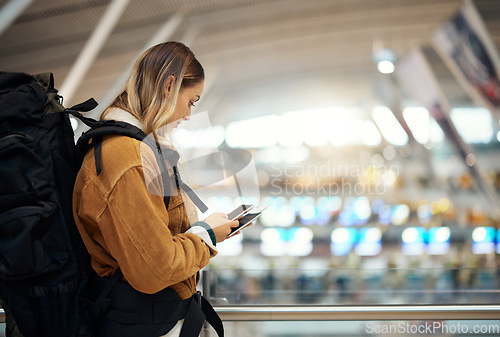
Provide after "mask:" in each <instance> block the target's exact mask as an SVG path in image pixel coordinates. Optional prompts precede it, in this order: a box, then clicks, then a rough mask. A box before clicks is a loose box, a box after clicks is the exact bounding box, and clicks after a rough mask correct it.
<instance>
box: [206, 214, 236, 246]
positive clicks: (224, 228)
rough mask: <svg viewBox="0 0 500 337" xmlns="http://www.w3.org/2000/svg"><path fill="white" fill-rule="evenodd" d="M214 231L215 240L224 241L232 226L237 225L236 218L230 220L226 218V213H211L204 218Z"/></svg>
mask: <svg viewBox="0 0 500 337" xmlns="http://www.w3.org/2000/svg"><path fill="white" fill-rule="evenodd" d="M204 221H205V222H206V223H207V224H208V225H209V226H210V228H212V230H213V231H214V234H215V239H216V241H217V242H222V241H224V240H225V239H226V238H227V236H228V235H229V233H231V230H232V229H233V228H234V227H238V226H239V223H238V221H237V220H234V221H231V220H229V219H228V218H227V214H224V213H213V214H211V215H209V216H208V218H206V219H205V220H204Z"/></svg>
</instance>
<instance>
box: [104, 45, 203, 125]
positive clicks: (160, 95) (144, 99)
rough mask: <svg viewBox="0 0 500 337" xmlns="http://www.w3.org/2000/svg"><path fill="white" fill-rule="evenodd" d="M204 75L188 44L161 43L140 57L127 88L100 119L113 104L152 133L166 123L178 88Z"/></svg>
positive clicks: (173, 106)
mask: <svg viewBox="0 0 500 337" xmlns="http://www.w3.org/2000/svg"><path fill="white" fill-rule="evenodd" d="M204 78H205V74H204V70H203V67H202V66H201V64H200V63H199V62H198V60H197V59H196V58H195V56H194V54H193V52H192V51H191V50H190V49H189V48H188V47H187V46H185V45H184V44H182V43H179V42H173V41H170V42H165V43H160V44H158V45H156V46H153V47H151V48H149V49H148V50H146V51H145V52H144V53H143V54H142V55H141V56H140V57H139V58H138V59H137V61H136V62H135V65H134V68H133V69H132V73H131V75H130V77H129V79H128V81H127V83H126V85H125V89H124V91H123V92H122V93H121V94H119V95H118V96H117V97H116V98H115V100H114V101H113V103H111V105H110V106H109V107H108V108H107V109H106V110H105V111H104V112H103V113H102V115H101V120H102V119H104V118H105V116H106V114H107V113H108V112H109V109H110V108H120V109H123V110H125V111H127V112H129V113H130V114H131V115H132V116H134V117H135V118H137V119H138V120H139V121H141V123H142V124H143V128H144V130H143V131H144V132H145V133H146V134H149V133H152V132H154V131H156V130H158V129H159V128H161V127H162V126H165V125H166V124H167V121H168V120H169V118H170V117H171V116H172V114H173V113H174V109H175V104H176V102H177V96H178V94H179V91H180V90H182V89H183V88H185V87H192V86H194V85H196V84H198V83H199V82H200V81H202V80H204ZM168 89H170V90H168Z"/></svg>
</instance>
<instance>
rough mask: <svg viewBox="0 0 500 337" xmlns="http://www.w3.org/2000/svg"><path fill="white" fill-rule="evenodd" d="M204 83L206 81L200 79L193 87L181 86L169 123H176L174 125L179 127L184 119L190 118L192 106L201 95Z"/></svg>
mask: <svg viewBox="0 0 500 337" xmlns="http://www.w3.org/2000/svg"><path fill="white" fill-rule="evenodd" d="M203 84H204V81H200V82H198V83H197V84H196V85H194V86H192V87H186V88H181V90H180V91H179V94H178V95H177V103H176V104H175V110H174V113H173V115H172V117H170V119H169V121H168V123H175V125H173V127H177V126H178V125H179V124H181V122H182V121H184V120H188V119H189V116H191V107H193V106H194V103H195V102H197V101H198V100H199V99H200V97H201V93H202V92H203Z"/></svg>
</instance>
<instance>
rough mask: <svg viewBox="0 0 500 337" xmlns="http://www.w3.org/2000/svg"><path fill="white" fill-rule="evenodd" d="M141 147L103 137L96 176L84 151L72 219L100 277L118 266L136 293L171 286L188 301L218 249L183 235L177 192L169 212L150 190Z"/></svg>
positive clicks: (185, 221) (184, 226)
mask: <svg viewBox="0 0 500 337" xmlns="http://www.w3.org/2000/svg"><path fill="white" fill-rule="evenodd" d="M140 147H141V142H140V141H138V140H135V139H132V138H128V137H124V136H106V137H104V140H103V143H102V161H101V167H102V170H101V172H100V174H99V175H97V174H96V169H95V160H94V151H93V150H90V151H88V153H87V154H86V156H85V159H84V162H83V165H82V168H81V170H80V172H79V173H78V176H77V179H76V183H75V188H74V193H73V215H74V218H75V221H76V224H77V227H78V230H79V231H80V234H81V236H82V238H83V242H84V243H85V246H86V247H87V250H88V251H89V253H90V255H91V263H92V268H93V269H94V270H95V271H96V272H97V274H98V275H99V276H101V277H103V276H109V275H111V274H113V273H114V271H115V270H116V269H117V267H118V266H119V267H120V268H121V270H122V272H123V275H124V279H125V280H126V281H127V282H129V283H130V285H131V286H132V287H134V288H135V289H136V290H138V291H140V292H143V293H148V294H153V293H156V292H158V291H160V290H162V289H164V288H166V287H171V288H172V289H174V290H175V291H176V292H177V293H178V294H179V296H180V297H181V298H182V299H185V298H189V297H190V296H191V295H192V294H193V293H195V292H196V285H197V283H198V280H199V270H200V269H201V268H203V267H204V266H206V265H207V264H208V263H209V260H210V258H211V257H212V256H213V255H215V253H216V251H214V250H212V249H210V248H209V246H208V245H207V244H206V243H205V242H204V241H203V240H202V239H201V238H200V236H198V235H196V234H193V233H185V232H186V230H187V229H188V228H189V227H190V224H189V220H188V215H187V212H186V209H185V207H184V203H183V198H182V197H181V195H180V194H177V195H175V196H171V197H170V203H169V207H168V211H167V210H165V206H164V203H163V197H162V196H161V195H155V194H152V193H150V191H148V188H147V187H146V182H145V178H144V172H145V170H147V168H145V167H146V166H143V163H142V159H141V154H140ZM171 188H172V185H171ZM157 194H160V193H157Z"/></svg>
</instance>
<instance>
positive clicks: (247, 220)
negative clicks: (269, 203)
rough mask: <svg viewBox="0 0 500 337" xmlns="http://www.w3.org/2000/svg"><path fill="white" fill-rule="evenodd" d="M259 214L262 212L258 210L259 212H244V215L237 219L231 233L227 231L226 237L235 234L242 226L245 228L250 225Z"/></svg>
mask: <svg viewBox="0 0 500 337" xmlns="http://www.w3.org/2000/svg"><path fill="white" fill-rule="evenodd" d="M261 214H262V213H261V212H259V213H248V214H245V215H244V216H242V217H241V218H240V219H239V220H238V222H239V226H238V227H235V228H233V230H232V231H231V233H229V235H228V236H227V237H231V236H233V235H235V234H236V233H238V232H239V231H241V230H242V229H243V228H245V227H247V226H248V225H250V224H251V223H252V222H253V221H254V220H255V219H257V218H258V217H259V216H260V215H261Z"/></svg>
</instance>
